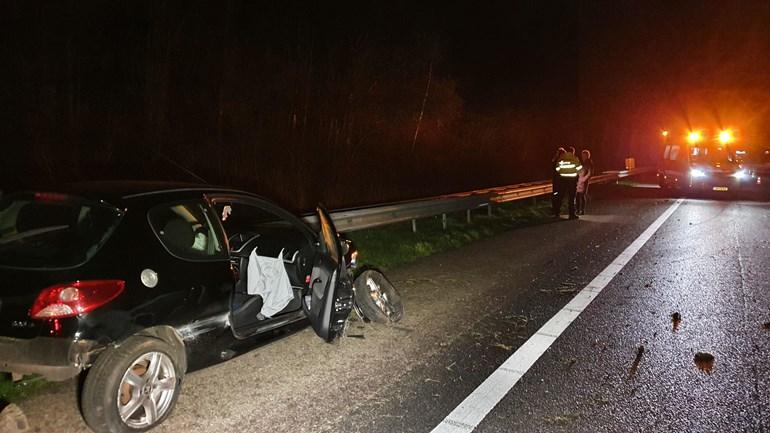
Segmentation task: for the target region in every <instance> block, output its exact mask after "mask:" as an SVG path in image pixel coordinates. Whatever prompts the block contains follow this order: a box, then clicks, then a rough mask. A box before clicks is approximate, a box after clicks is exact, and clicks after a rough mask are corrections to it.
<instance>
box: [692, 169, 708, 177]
mask: <svg viewBox="0 0 770 433" xmlns="http://www.w3.org/2000/svg"><path fill="white" fill-rule="evenodd" d="M690 176H692V177H706V172H705V171H703V170H701V169H699V168H692V169H690Z"/></svg>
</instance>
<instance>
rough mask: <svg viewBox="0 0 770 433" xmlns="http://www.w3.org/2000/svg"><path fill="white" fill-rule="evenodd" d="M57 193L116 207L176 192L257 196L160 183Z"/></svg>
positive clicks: (90, 185) (96, 185)
mask: <svg viewBox="0 0 770 433" xmlns="http://www.w3.org/2000/svg"><path fill="white" fill-rule="evenodd" d="M57 192H62V193H66V194H71V195H76V196H79V197H83V198H88V199H92V200H104V201H106V202H108V203H112V204H115V205H119V204H124V203H126V202H127V201H129V200H131V199H132V198H136V197H141V196H151V195H163V194H169V193H174V192H179V193H182V192H201V193H205V192H220V193H238V194H248V195H251V196H255V197H256V195H255V194H252V193H249V192H246V191H241V190H237V189H234V188H227V187H221V186H212V185H205V184H195V183H184V182H160V181H101V182H96V181H91V182H77V183H69V184H64V185H62V186H61V187H59V188H57Z"/></svg>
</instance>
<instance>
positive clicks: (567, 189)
mask: <svg viewBox="0 0 770 433" xmlns="http://www.w3.org/2000/svg"><path fill="white" fill-rule="evenodd" d="M562 182H563V184H564V188H563V189H562V190H563V191H564V194H563V195H564V196H566V197H567V200H568V201H567V204H568V205H569V216H570V217H574V216H575V215H576V214H575V196H576V195H577V177H565V178H562Z"/></svg>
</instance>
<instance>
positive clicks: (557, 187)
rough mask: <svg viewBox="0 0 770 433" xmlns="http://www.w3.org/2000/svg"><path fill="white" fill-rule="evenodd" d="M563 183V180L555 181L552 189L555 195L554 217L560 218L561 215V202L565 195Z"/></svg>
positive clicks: (552, 198)
mask: <svg viewBox="0 0 770 433" xmlns="http://www.w3.org/2000/svg"><path fill="white" fill-rule="evenodd" d="M562 183H563V182H562V181H561V179H554V180H553V184H552V188H551V189H552V190H553V194H551V209H552V211H553V214H554V216H559V214H561V200H562V196H563V195H564V194H563V192H562V189H563V188H562Z"/></svg>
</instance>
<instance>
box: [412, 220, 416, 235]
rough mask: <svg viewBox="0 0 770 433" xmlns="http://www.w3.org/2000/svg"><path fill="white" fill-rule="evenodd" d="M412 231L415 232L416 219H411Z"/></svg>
mask: <svg viewBox="0 0 770 433" xmlns="http://www.w3.org/2000/svg"><path fill="white" fill-rule="evenodd" d="M412 233H417V220H412Z"/></svg>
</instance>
